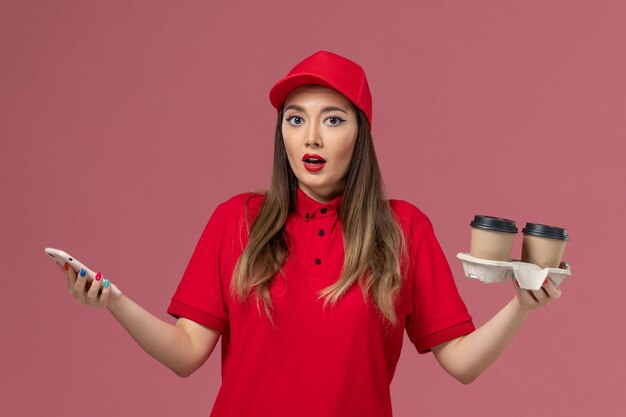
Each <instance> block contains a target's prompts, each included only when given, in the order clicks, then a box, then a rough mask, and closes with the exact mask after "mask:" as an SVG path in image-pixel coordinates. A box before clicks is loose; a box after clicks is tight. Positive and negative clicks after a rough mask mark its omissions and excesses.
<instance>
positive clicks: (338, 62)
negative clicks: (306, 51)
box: [270, 51, 372, 129]
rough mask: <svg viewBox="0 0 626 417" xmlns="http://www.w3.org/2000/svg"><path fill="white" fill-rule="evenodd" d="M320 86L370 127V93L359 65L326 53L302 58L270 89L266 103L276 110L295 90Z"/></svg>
mask: <svg viewBox="0 0 626 417" xmlns="http://www.w3.org/2000/svg"><path fill="white" fill-rule="evenodd" d="M305 84H321V85H325V86H326V87H330V88H334V89H335V90H337V91H339V92H340V93H341V94H343V95H344V96H345V97H346V98H347V99H348V100H350V101H351V102H352V103H353V104H354V105H355V106H356V107H358V108H359V109H361V110H362V111H363V113H365V115H366V116H367V120H368V121H369V124H370V129H371V127H372V94H371V93H370V87H369V84H368V83H367V78H366V77H365V71H363V68H361V66H360V65H359V64H357V63H356V62H354V61H351V60H349V59H347V58H344V57H342V56H341V55H337V54H335V53H332V52H328V51H317V52H316V53H314V54H313V55H311V56H309V57H307V58H304V59H303V60H302V61H300V62H299V63H298V64H296V66H295V67H293V69H292V70H291V71H289V74H287V75H286V76H285V77H284V78H283V79H281V80H280V81H278V82H277V83H276V84H274V87H272V89H271V90H270V102H271V103H272V105H273V106H274V107H275V108H276V110H280V108H281V107H282V106H283V103H284V102H285V99H286V98H287V96H288V95H289V93H291V91H293V90H294V89H296V88H297V87H300V86H302V85H305Z"/></svg>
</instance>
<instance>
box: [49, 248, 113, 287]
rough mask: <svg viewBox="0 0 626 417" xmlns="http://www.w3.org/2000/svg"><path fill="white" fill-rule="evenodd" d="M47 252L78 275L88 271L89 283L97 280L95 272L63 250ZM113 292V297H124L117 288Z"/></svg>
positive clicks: (58, 263)
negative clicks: (82, 270)
mask: <svg viewBox="0 0 626 417" xmlns="http://www.w3.org/2000/svg"><path fill="white" fill-rule="evenodd" d="M45 252H46V254H47V255H48V256H49V257H50V258H51V259H52V260H53V261H55V262H56V263H57V265H60V266H64V265H65V263H68V264H69V265H70V266H71V267H72V268H74V271H76V273H77V274H79V273H80V270H81V269H83V268H85V271H87V273H86V274H85V277H86V278H87V282H88V283H90V284H91V282H92V281H93V280H94V278H96V273H95V272H93V271H92V270H91V269H89V268H87V267H86V266H85V265H83V264H82V263H81V262H80V261H79V260H78V259H76V258H74V257H73V256H71V255H70V254H68V253H66V252H63V251H62V250H59V249H53V248H46V249H45ZM101 290H102V289H101ZM111 292H112V293H113V295H117V296H120V295H122V292H121V291H120V290H118V289H117V288H116V287H111Z"/></svg>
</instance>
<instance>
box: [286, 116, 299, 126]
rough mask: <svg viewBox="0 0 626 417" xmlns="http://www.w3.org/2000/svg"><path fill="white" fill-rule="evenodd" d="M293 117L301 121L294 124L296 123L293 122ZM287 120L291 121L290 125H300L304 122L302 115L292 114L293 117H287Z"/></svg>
mask: <svg viewBox="0 0 626 417" xmlns="http://www.w3.org/2000/svg"><path fill="white" fill-rule="evenodd" d="M292 119H296V120H298V121H299V123H295V124H294V123H292ZM285 120H286V121H287V123H289V124H290V125H292V126H300V125H301V124H302V117H300V116H291V117H287V118H286V119H285Z"/></svg>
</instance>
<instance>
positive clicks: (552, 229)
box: [522, 223, 569, 240]
mask: <svg viewBox="0 0 626 417" xmlns="http://www.w3.org/2000/svg"><path fill="white" fill-rule="evenodd" d="M522 233H523V234H525V235H531V236H538V237H548V238H551V239H559V240H569V236H568V235H567V229H562V228H560V227H556V226H548V225H546V224H539V223H526V227H524V228H523V229H522Z"/></svg>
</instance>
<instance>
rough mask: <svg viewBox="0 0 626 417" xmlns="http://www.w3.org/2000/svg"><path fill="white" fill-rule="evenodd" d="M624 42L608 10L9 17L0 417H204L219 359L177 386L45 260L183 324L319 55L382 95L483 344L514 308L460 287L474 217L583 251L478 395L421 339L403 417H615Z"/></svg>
mask: <svg viewBox="0 0 626 417" xmlns="http://www.w3.org/2000/svg"><path fill="white" fill-rule="evenodd" d="M625 21H626V7H625V6H624V3H623V2H621V1H618V0H615V1H597V0H596V1H591V0H590V1H550V2H546V1H524V2H519V1H472V2H451V1H437V2H425V1H398V2H386V3H385V4H384V5H383V2H370V1H367V2H366V1H363V0H359V1H349V2H346V1H344V2H338V1H327V0H318V1H315V2H297V1H293V0H289V1H272V2H267V1H263V2H253V1H249V2H234V1H233V2H215V1H211V2H199V1H189V2H166V1H143V2H141V1H130V2H129V1H102V2H89V1H55V2H48V1H38V2H37V1H16V0H15V1H8V0H2V1H1V2H0V60H1V65H0V73H1V77H0V138H1V148H0V170H1V176H0V186H1V190H2V203H1V204H0V214H1V216H0V227H1V231H2V232H1V233H0V245H1V249H2V255H1V262H2V264H1V267H2V271H3V283H4V284H3V291H2V292H0V297H1V298H2V303H0V305H1V307H0V308H2V314H1V315H0V320H1V321H2V322H1V328H2V340H1V342H0V349H1V352H0V354H1V355H0V357H1V358H2V359H1V360H2V374H3V377H2V379H1V380H0V383H1V384H2V386H1V387H0V388H1V390H0V391H1V392H2V400H1V401H0V414H1V415H11V416H27V415H48V414H50V415H62V416H85V415H89V416H91V417H97V416H108V415H114V413H117V415H163V416H165V415H186V416H188V417H193V416H207V415H208V414H209V411H210V409H211V406H212V404H213V401H214V399H215V396H216V394H217V390H218V388H219V383H220V369H219V365H220V360H219V358H220V354H219V346H218V348H217V350H216V351H215V352H214V353H213V355H212V357H211V358H210V359H209V360H208V362H207V363H206V364H205V366H204V367H203V368H201V369H200V370H199V371H198V372H197V373H196V374H194V375H193V376H191V377H190V378H188V379H180V378H178V377H177V376H175V375H174V374H173V373H172V372H171V371H169V370H168V369H167V368H165V367H164V366H162V365H161V364H159V363H158V362H156V361H155V360H153V359H152V358H151V357H150V356H148V355H147V354H146V353H144V352H143V351H142V350H141V349H140V348H139V347H138V346H137V345H136V344H135V342H134V341H133V340H132V339H131V338H130V337H129V336H128V335H127V334H126V332H125V331H124V329H123V328H122V327H121V326H119V325H118V324H117V322H116V321H115V320H114V319H113V318H112V316H111V315H110V314H109V313H108V312H107V311H106V310H98V309H90V308H87V307H84V306H82V305H79V304H77V303H76V302H75V301H74V299H73V298H72V297H71V296H69V295H68V294H67V292H66V289H65V279H64V277H63V275H62V274H61V273H60V272H59V271H58V270H57V269H56V267H54V265H53V264H52V263H51V262H50V261H49V260H48V259H47V258H46V256H45V255H44V252H43V249H44V247H46V246H51V247H56V248H61V249H64V250H66V251H68V252H70V253H72V254H73V255H74V256H76V257H78V258H79V259H80V260H82V261H83V262H85V263H86V264H87V265H89V266H90V267H92V268H93V269H96V270H100V271H103V272H104V273H105V274H106V275H108V276H109V277H110V278H111V279H112V280H113V281H114V282H116V283H117V284H118V285H119V286H120V288H122V289H123V290H124V291H125V292H126V294H127V295H128V296H130V297H131V298H133V299H134V300H135V301H136V302H138V303H139V304H141V305H142V306H144V307H145V308H146V309H147V310H149V311H151V312H152V313H154V314H156V315H157V316H159V317H161V318H163V319H165V320H168V321H170V322H172V323H174V319H172V318H170V317H169V316H168V315H167V314H166V313H165V310H166V308H167V305H168V303H169V300H170V297H171V295H172V294H173V292H174V289H175V288H176V285H177V284H178V280H179V279H180V277H181V275H182V273H183V271H184V268H185V266H186V264H187V261H188V260H189V257H190V256H191V252H192V250H193V248H194V247H195V244H196V241H197V239H198V237H199V235H200V232H201V230H202V228H203V227H204V225H205V224H206V221H207V220H208V218H209V216H210V214H211V213H212V211H213V209H214V208H215V206H216V205H217V204H218V203H219V202H221V201H224V200H225V199H227V198H229V197H230V196H232V195H234V194H236V193H240V192H244V191H252V190H255V189H261V188H265V187H267V185H268V183H269V176H270V169H271V157H272V143H273V129H274V123H275V110H274V109H273V108H272V107H271V105H270V104H269V100H268V92H269V89H270V87H271V86H272V85H273V84H274V82H275V81H276V80H278V79H279V78H280V77H281V76H283V75H284V74H285V73H286V72H287V71H288V70H289V69H290V68H291V67H292V66H293V65H294V64H295V63H296V62H298V61H299V60H300V59H302V58H304V57H305V56H308V55H309V54H311V53H313V52H315V51H317V50H319V49H328V50H331V51H335V52H337V53H340V54H343V55H345V56H347V57H349V58H351V59H354V60H355V61H357V62H359V63H360V64H361V65H362V66H363V67H364V68H365V69H366V71H367V74H368V78H369V82H370V86H371V88H372V92H373V96H374V131H373V134H374V139H375V142H376V147H377V152H378V157H379V160H380V164H381V167H382V171H383V175H384V178H385V182H386V186H387V190H388V193H389V196H390V197H392V198H400V199H404V200H407V201H410V202H412V203H414V204H416V205H417V206H418V207H420V208H421V209H422V210H423V211H424V212H426V214H427V215H429V217H430V218H431V220H432V222H433V224H434V226H435V230H436V233H437V236H438V237H439V239H440V242H441V244H442V246H443V248H444V250H445V252H446V255H447V256H448V258H449V261H450V263H451V266H452V268H453V271H454V273H455V276H456V279H457V283H458V287H459V290H460V292H461V295H462V296H463V298H464V300H465V302H466V303H467V305H468V308H469V310H470V312H471V313H472V315H473V317H474V319H475V322H476V324H477V325H482V324H483V323H484V322H486V321H487V320H488V319H489V318H490V317H491V316H493V315H494V314H495V313H496V312H497V311H498V310H499V309H500V308H502V307H503V306H504V305H505V304H506V303H507V302H508V301H509V300H510V299H511V298H512V297H513V295H514V291H513V288H512V287H511V284H510V283H507V284H505V285H485V284H482V283H480V282H478V281H474V280H469V279H467V278H465V277H464V275H463V271H462V267H461V264H460V262H459V261H458V260H457V259H456V258H455V255H456V254H457V253H458V252H461V251H467V250H468V249H469V231H470V228H469V221H470V220H471V219H472V217H473V216H474V214H490V215H497V216H503V217H507V218H511V219H515V220H517V222H518V226H520V229H521V227H523V225H524V224H525V222H527V221H530V222H541V223H547V224H553V225H557V226H563V227H566V228H567V229H568V230H569V234H570V236H571V242H570V243H569V245H568V247H567V249H566V260H568V261H569V262H570V263H571V264H572V269H573V272H574V276H573V277H572V278H570V279H567V280H566V281H565V282H564V285H563V296H562V298H561V299H560V300H558V301H556V302H554V303H552V304H551V305H549V306H548V307H547V308H545V309H542V310H540V311H536V312H535V313H533V315H532V316H531V317H530V319H529V320H528V321H527V323H526V324H525V326H524V327H523V328H522V330H521V331H520V333H519V334H518V335H517V336H516V338H515V339H514V341H513V342H512V344H511V345H510V347H509V348H508V349H507V350H506V351H505V352H504V354H503V355H502V356H501V357H500V359H499V360H498V361H497V362H496V363H495V364H494V365H493V366H492V367H491V368H490V369H488V370H487V371H486V372H485V373H484V374H483V375H482V376H481V377H480V378H479V379H478V380H477V381H476V382H475V383H474V384H471V385H469V386H464V385H462V384H460V383H458V382H456V381H455V380H453V379H452V378H451V377H449V376H448V375H447V374H446V373H445V372H444V371H443V370H442V369H441V368H439V366H438V365H437V363H436V361H435V359H434V357H433V356H432V355H424V356H422V355H418V354H417V353H416V351H415V348H414V347H413V346H412V345H411V344H410V342H409V341H408V339H405V347H404V350H403V353H402V357H401V359H400V363H399V365H398V370H397V374H396V378H395V379H394V381H393V384H392V396H393V404H394V415H395V416H397V417H408V416H415V415H420V416H461V415H463V416H478V415H480V416H482V417H488V416H500V415H503V414H505V415H507V416H511V417H514V416H525V415H529V414H533V415H549V416H571V415H598V416H617V415H622V414H621V413H620V412H619V410H622V412H623V410H624V409H625V405H626V404H625V400H624V395H623V393H624V391H625V388H626V384H625V382H624V381H625V380H626V379H625V378H624V371H625V368H626V366H625V365H626V360H625V356H624V354H623V349H622V347H623V346H624V343H625V342H626V340H625V339H626V336H625V335H624V324H623V323H624V322H623V317H624V313H626V311H625V309H624V307H623V305H624V304H623V300H622V299H623V294H624V290H625V289H626V283H625V280H624V279H623V277H622V275H623V272H622V271H618V270H617V268H618V267H619V265H620V264H619V259H623V256H624V252H625V249H626V247H625V245H624V243H623V233H624V230H625V225H626V221H625V220H624V219H625V216H624V213H625V212H626V196H625V195H624V179H625V178H626V176H625V174H626V172H625V168H624V155H625V154H626V152H625V151H626V146H625V144H624V141H625V139H626V77H625V76H624V74H626V54H625V52H624V51H625V46H624V40H625V39H626V25H625V24H624V22H625ZM520 250H521V236H518V238H517V241H516V244H515V248H514V251H515V253H514V255H515V254H519V253H520ZM183 413H184V414H183Z"/></svg>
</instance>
